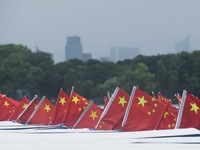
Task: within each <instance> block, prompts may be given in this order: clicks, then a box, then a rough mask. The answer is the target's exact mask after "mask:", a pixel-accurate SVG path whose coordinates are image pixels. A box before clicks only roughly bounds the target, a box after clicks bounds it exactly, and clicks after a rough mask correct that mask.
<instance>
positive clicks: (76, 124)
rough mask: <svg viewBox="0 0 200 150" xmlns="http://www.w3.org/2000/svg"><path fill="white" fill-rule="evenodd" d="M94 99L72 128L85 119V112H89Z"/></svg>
mask: <svg viewBox="0 0 200 150" xmlns="http://www.w3.org/2000/svg"><path fill="white" fill-rule="evenodd" d="M92 104H93V101H90V103H89V104H88V105H87V107H86V108H85V110H84V111H83V112H82V114H81V116H80V117H79V118H78V120H77V121H76V123H75V124H74V126H73V127H72V129H74V128H76V126H77V124H78V123H79V122H80V121H81V120H82V119H83V117H84V116H85V114H86V113H87V111H88V110H89V109H90V107H91V106H92Z"/></svg>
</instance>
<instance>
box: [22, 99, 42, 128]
mask: <svg viewBox="0 0 200 150" xmlns="http://www.w3.org/2000/svg"><path fill="white" fill-rule="evenodd" d="M44 99H45V96H43V98H42V99H41V101H40V102H39V104H38V106H37V107H36V109H35V110H34V111H33V112H32V114H31V116H30V117H29V118H28V120H27V121H26V123H25V125H27V124H28V122H29V121H30V120H31V119H32V118H33V116H34V115H35V113H36V112H37V111H38V109H39V108H40V106H41V105H42V102H43V101H44Z"/></svg>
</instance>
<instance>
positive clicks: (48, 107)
mask: <svg viewBox="0 0 200 150" xmlns="http://www.w3.org/2000/svg"><path fill="white" fill-rule="evenodd" d="M44 110H46V111H47V112H49V111H50V110H51V108H50V106H49V105H46V104H45V108H44Z"/></svg>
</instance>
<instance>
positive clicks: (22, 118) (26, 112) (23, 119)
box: [16, 96, 39, 123]
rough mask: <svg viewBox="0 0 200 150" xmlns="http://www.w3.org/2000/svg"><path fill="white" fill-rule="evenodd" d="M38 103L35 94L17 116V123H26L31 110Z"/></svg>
mask: <svg viewBox="0 0 200 150" xmlns="http://www.w3.org/2000/svg"><path fill="white" fill-rule="evenodd" d="M38 103H39V101H38V100H37V96H35V97H34V98H33V100H31V102H30V103H29V105H28V107H27V108H26V109H25V110H24V111H23V112H22V113H21V114H20V115H19V116H18V118H17V119H16V121H17V122H19V123H26V122H27V120H28V119H29V117H30V116H31V114H32V113H33V111H34V110H35V109H36V108H37V105H38Z"/></svg>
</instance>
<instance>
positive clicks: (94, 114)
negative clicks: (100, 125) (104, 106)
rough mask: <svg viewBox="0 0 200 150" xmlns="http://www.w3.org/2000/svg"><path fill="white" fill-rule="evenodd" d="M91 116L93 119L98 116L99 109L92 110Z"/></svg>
mask: <svg viewBox="0 0 200 150" xmlns="http://www.w3.org/2000/svg"><path fill="white" fill-rule="evenodd" d="M90 117H91V118H92V120H94V119H95V118H98V116H97V111H91V114H90Z"/></svg>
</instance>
